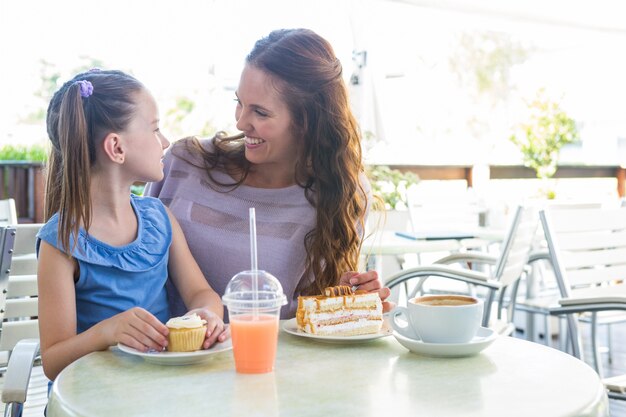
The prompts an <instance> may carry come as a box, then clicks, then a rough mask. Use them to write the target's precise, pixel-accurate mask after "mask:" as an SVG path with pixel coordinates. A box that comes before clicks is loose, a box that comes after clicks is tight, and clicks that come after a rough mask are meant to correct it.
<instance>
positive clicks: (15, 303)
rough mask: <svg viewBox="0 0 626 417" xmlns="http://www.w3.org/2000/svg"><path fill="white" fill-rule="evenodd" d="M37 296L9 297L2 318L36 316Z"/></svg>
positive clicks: (37, 313)
mask: <svg viewBox="0 0 626 417" xmlns="http://www.w3.org/2000/svg"><path fill="white" fill-rule="evenodd" d="M37 305H38V303H37V297H24V298H10V299H8V300H7V302H6V308H5V310H4V318H5V319H7V320H8V319H11V318H23V317H37V316H38V315H39V312H38V311H37Z"/></svg>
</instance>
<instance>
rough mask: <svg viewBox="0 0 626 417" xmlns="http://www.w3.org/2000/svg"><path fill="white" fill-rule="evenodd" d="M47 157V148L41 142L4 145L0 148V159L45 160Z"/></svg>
mask: <svg viewBox="0 0 626 417" xmlns="http://www.w3.org/2000/svg"><path fill="white" fill-rule="evenodd" d="M47 159H48V149H47V148H46V146H44V145H41V144H34V145H30V146H25V145H4V146H3V147H1V148H0V161H33V162H45V161H46V160H47Z"/></svg>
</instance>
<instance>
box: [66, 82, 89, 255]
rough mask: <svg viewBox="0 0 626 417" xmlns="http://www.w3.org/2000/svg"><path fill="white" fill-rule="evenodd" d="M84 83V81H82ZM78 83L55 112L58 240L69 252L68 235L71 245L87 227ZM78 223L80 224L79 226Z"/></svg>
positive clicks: (85, 150)
mask: <svg viewBox="0 0 626 417" xmlns="http://www.w3.org/2000/svg"><path fill="white" fill-rule="evenodd" d="M83 82H84V81H83ZM79 83H81V81H77V82H75V83H74V84H72V85H71V86H70V87H69V88H68V89H67V91H66V93H65V95H64V97H63V99H62V100H61V107H60V111H59V128H58V132H59V136H58V139H59V151H60V157H61V160H62V161H63V169H62V175H61V176H60V178H58V179H59V180H60V198H59V201H58V203H59V206H58V212H59V240H60V242H61V245H62V246H61V247H63V248H65V249H66V250H67V251H68V252H69V251H71V249H73V248H70V245H69V242H70V235H72V236H74V242H76V238H77V236H78V231H79V228H80V227H81V226H82V227H84V228H85V230H88V229H89V225H90V224H91V201H90V189H89V185H90V179H91V162H90V150H89V149H90V146H89V137H90V135H89V125H88V122H87V119H86V117H85V111H84V108H83V100H89V98H88V97H86V98H83V97H82V95H81V85H80V84H79ZM77 220H81V221H82V223H83V224H80V222H79V221H77Z"/></svg>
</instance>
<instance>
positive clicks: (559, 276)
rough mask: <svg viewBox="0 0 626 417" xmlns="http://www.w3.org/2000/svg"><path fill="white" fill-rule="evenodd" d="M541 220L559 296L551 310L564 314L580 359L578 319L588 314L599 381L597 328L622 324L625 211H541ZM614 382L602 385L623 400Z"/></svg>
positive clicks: (624, 386)
mask: <svg viewBox="0 0 626 417" xmlns="http://www.w3.org/2000/svg"><path fill="white" fill-rule="evenodd" d="M540 217H541V223H542V226H543V228H544V232H545V234H546V243H547V248H548V254H549V259H550V265H551V266H552V267H553V269H554V275H555V278H556V282H557V284H558V288H559V293H560V296H561V298H560V299H559V300H558V304H557V306H555V307H553V308H551V309H550V312H551V313H552V314H555V315H562V314H566V318H567V325H568V327H567V330H568V338H569V341H570V342H571V345H572V353H573V354H574V356H576V357H578V358H581V359H584V357H583V349H582V341H581V335H580V329H579V320H578V318H579V315H580V314H588V315H589V321H590V324H591V344H592V351H593V355H592V356H593V358H592V359H593V364H594V366H595V367H596V370H597V371H598V373H599V374H600V376H601V377H602V376H603V370H602V366H601V361H600V357H599V351H598V349H597V337H596V335H597V327H598V324H599V323H600V321H601V320H610V321H612V322H613V323H616V322H620V321H621V322H623V321H626V313H624V310H626V283H625V282H626V209H624V208H618V209H605V208H596V209H578V210H559V211H558V212H552V211H550V210H543V211H541V213H540ZM605 314H608V315H609V316H608V317H603V315H605ZM619 378H620V376H617V377H613V378H611V379H609V380H608V381H605V382H607V383H608V385H607V386H609V387H610V388H611V389H613V390H615V391H618V392H611V393H609V396H611V397H613V398H619V399H623V400H626V394H625V392H626V378H623V379H622V380H620V379H619Z"/></svg>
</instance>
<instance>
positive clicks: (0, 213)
mask: <svg viewBox="0 0 626 417" xmlns="http://www.w3.org/2000/svg"><path fill="white" fill-rule="evenodd" d="M14 224H17V210H16V209H15V200H14V199H12V198H7V199H5V200H0V226H10V225H14Z"/></svg>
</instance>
